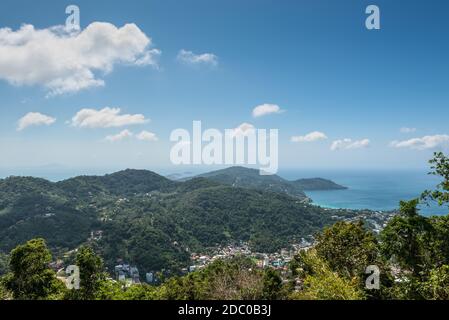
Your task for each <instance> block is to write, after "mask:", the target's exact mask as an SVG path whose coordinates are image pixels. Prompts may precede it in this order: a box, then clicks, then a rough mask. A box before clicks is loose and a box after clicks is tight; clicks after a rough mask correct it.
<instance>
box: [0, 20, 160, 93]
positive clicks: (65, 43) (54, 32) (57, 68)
mask: <svg viewBox="0 0 449 320" xmlns="http://www.w3.org/2000/svg"><path fill="white" fill-rule="evenodd" d="M150 47H151V39H150V38H149V37H147V36H146V35H145V33H143V32H142V31H141V30H140V29H139V28H138V27H137V26H136V25H135V24H126V25H124V26H123V27H121V28H117V27H116V26H114V25H113V24H110V23H105V22H94V23H92V24H90V25H89V26H87V27H86V28H85V29H84V30H82V31H80V32H77V33H68V32H67V31H65V27H64V26H56V27H50V28H47V29H35V28H34V26H33V25H30V24H26V25H23V26H22V27H21V28H20V29H18V30H16V31H14V30H12V29H10V28H0V79H3V80H6V81H7V82H9V83H11V84H13V85H17V86H22V85H42V86H44V87H45V88H46V89H47V90H48V91H49V95H59V94H63V93H73V92H77V91H80V90H83V89H87V88H91V87H98V86H103V85H104V80H103V79H102V78H100V77H99V76H98V75H97V74H96V73H98V72H101V73H102V74H106V73H108V72H111V71H112V70H113V68H114V65H116V64H126V65H136V66H142V65H153V66H157V61H156V60H157V56H158V55H159V54H160V51H159V50H157V49H152V48H150Z"/></svg>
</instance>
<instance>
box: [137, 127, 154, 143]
mask: <svg viewBox="0 0 449 320" xmlns="http://www.w3.org/2000/svg"><path fill="white" fill-rule="evenodd" d="M136 138H137V139H139V140H143V141H157V140H158V138H157V136H156V134H155V133H153V132H149V131H145V130H144V131H142V132H141V133H139V134H138V135H137V136H136Z"/></svg>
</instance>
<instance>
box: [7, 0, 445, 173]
mask: <svg viewBox="0 0 449 320" xmlns="http://www.w3.org/2000/svg"><path fill="white" fill-rule="evenodd" d="M69 4H76V5H77V6H79V8H80V11H81V28H82V30H81V33H83V32H85V31H86V28H87V27H88V26H89V25H91V26H92V24H95V23H96V22H105V23H108V24H110V25H111V26H112V25H113V26H115V27H116V28H122V27H124V25H125V24H135V26H136V28H137V29H132V30H128V31H129V32H127V33H121V32H120V30H121V29H118V30H119V31H114V30H112V29H110V28H109V29H107V30H105V31H104V32H102V33H95V32H92V34H93V35H92V37H94V36H97V37H96V38H95V39H94V43H95V48H94V49H95V50H100V53H96V55H94V56H93V58H92V59H90V60H89V61H84V60H86V59H87V58H86V57H85V56H76V58H80V59H81V60H82V61H84V62H80V65H81V66H82V67H83V68H86V69H87V70H90V71H92V72H93V74H94V80H99V81H103V82H104V83H103V85H101V86H96V85H86V86H85V87H83V88H81V89H79V90H77V89H74V87H73V86H72V85H73V83H72V82H70V87H69V89H67V87H65V86H64V87H62V86H61V85H60V84H59V83H60V82H59V81H60V80H61V79H62V80H67V79H68V80H73V79H72V78H71V77H70V76H67V74H66V73H65V70H62V71H61V68H63V67H61V65H57V66H56V67H55V70H54V72H53V73H51V72H49V71H48V68H46V66H47V64H49V65H50V66H53V64H52V63H49V62H48V59H50V60H51V59H54V60H55V61H56V60H57V59H63V57H64V55H63V53H62V50H61V48H65V47H64V46H62V47H58V48H53V47H52V46H51V45H50V44H51V42H49V43H50V44H47V43H46V42H44V41H40V40H36V39H35V38H33V37H36V38H37V36H36V35H35V34H34V33H31V35H23V34H21V36H23V39H22V40H21V41H24V42H27V41H29V42H31V41H34V42H33V44H34V45H32V46H30V48H33V50H34V49H35V48H36V47H37V49H36V50H38V52H39V54H33V52H32V50H27V51H26V52H24V51H23V50H22V51H20V48H13V49H14V50H16V49H17V50H18V51H12V49H11V47H20V46H21V45H22V44H23V42H16V43H14V44H11V43H12V42H11V41H13V40H11V39H13V37H14V36H16V35H17V36H18V32H19V29H20V28H21V26H22V25H23V24H29V25H33V26H34V31H36V30H42V29H47V30H48V28H50V27H52V26H57V25H64V24H65V20H66V17H67V15H66V14H65V8H66V6H67V5H69ZM369 4H376V5H377V6H379V8H380V11H381V29H380V30H371V31H369V30H367V29H366V28H365V19H366V17H367V15H366V14H365V8H366V7H367V6H368V5H369ZM448 11H449V4H448V3H447V1H443V0H441V1H437V0H434V1H407V3H406V4H405V2H404V1H399V0H394V1H392V0H389V1H355V0H351V1H319V0H315V1H311V0H310V1H286V0H284V1H265V0H257V1H256V0H245V1H234V0H231V1H210V0H209V1H202V0H201V1H188V0H187V1H126V2H125V1H76V2H67V1H39V2H38V3H37V2H32V1H17V0H15V1H10V0H6V1H2V4H1V10H0V28H1V29H2V30H3V33H2V32H1V31H0V52H1V53H2V55H3V58H2V57H1V56H0V97H1V103H0V150H2V152H1V154H2V156H1V157H0V168H12V167H33V166H36V167H40V166H52V165H58V166H68V167H80V168H114V169H116V168H117V169H120V168H126V167H134V168H148V169H154V170H162V169H164V170H171V168H170V161H169V151H170V147H171V146H172V143H170V142H169V135H170V132H171V131H172V130H173V129H176V128H186V129H188V130H191V127H192V121H193V120H201V121H202V123H203V127H204V128H218V129H226V128H236V127H237V126H239V125H240V124H242V123H251V124H252V125H254V126H255V127H257V128H278V129H279V132H280V136H279V144H280V150H279V162H280V167H281V168H327V169H328V168H393V169H396V168H418V167H425V166H426V161H427V160H428V159H429V158H430V156H431V154H432V152H433V151H435V150H448V145H449V137H448V136H447V135H448V134H449V126H448V121H447V119H448V118H449V62H448V57H449V41H448V37H447V36H448V34H449V25H448V24H447V12H448ZM5 28H10V29H11V30H8V31H5V30H7V29H5ZM108 30H112V31H111V33H110V34H108V32H109V31H108ZM114 32H116V33H114ZM142 34H143V35H144V36H145V37H146V38H148V39H151V43H150V44H149V45H148V46H147V47H145V48H144V49H143V48H141V47H139V46H140V44H142V43H144V42H145V41H143V40H142V37H141V35H142ZM98 35H100V36H98ZM105 35H106V37H110V39H116V38H117V37H119V36H120V37H121V38H120V39H121V40H120V41H124V42H123V43H128V42H126V41H128V40H129V39H128V37H132V40H133V41H134V40H135V42H129V43H133V44H134V43H135V44H136V48H135V49H134V51H133V52H132V53H131V56H132V57H129V54H130V53H129V52H128V51H129V50H127V45H122V43H121V44H119V45H118V46H117V47H113V48H109V47H107V48H106V49H105V48H104V46H105V45H104V44H103V39H102V38H101V36H105ZM6 37H9V38H8V39H9V40H8V39H6ZM86 37H87V36H86ZM124 38H126V39H124ZM5 39H6V40H5ZM33 39H34V40H33ZM108 39H109V38H108ZM8 41H9V42H8ZM14 41H15V40H14ZM114 41H115V40H114ZM117 41H118V40H117ZM5 43H6V44H5ZM102 46H103V47H102ZM137 47H138V48H137ZM70 48H73V47H70ZM46 50H47V51H46ZM92 50H93V49H92ZM101 50H104V51H101ZM151 50H153V51H151ZM154 50H158V51H159V52H160V53H159V54H158V53H157V51H154ZM181 50H185V52H188V53H189V52H190V53H191V54H190V55H187V57H185V59H184V60H182V59H180V58H179V53H180V51H181ZM59 51H61V52H59ZM11 52H21V53H23V54H24V56H25V57H28V55H29V57H30V58H29V59H28V60H27V62H26V63H25V62H24V61H22V60H21V59H20V57H19V58H18V57H17V55H18V54H17V53H11ZM89 52H90V51H89ZM145 52H149V53H150V55H151V59H154V61H153V60H151V63H146V64H144V65H142V64H140V63H139V61H140V60H139V59H140V58H144V53H145ZM105 53H107V54H111V55H114V57H116V58H114V59H113V58H111V59H110V60H108V61H106V62H105V61H100V62H98V61H97V60H101V59H103V57H104V54H105ZM9 54H11V56H9ZM47 54H48V56H47ZM92 54H94V53H92ZM204 54H209V55H208V56H205V55H204ZM46 58H48V59H46ZM94 58H95V59H94ZM39 59H43V60H39ZM195 59H199V62H198V60H195ZM201 59H203V60H201ZM2 60H3V61H2ZM94 60H95V61H94ZM11 61H13V62H11ZM103 62H104V63H105V64H108V63H109V65H110V68H107V67H100V68H96V67H92V65H95V66H97V64H98V63H100V64H101V63H103ZM33 63H34V64H35V65H33ZM77 63H78V62H76V63H75V65H76V66H78V64H77ZM36 70H38V71H36ZM82 70H83V71H84V70H85V69H82ZM82 75H83V76H84V74H82ZM84 80H86V79H84V78H83V79H81V80H80V79H78V78H77V79H76V81H80V82H82V83H83V84H85V82H83V81H84ZM91 80H92V79H91ZM55 83H57V84H56V85H55ZM78 85H80V84H79V83H76V85H75V88H76V86H78ZM55 87H56V89H55ZM58 90H59V91H62V93H61V92H56V93H55V91H58ZM263 104H270V105H276V106H278V107H279V108H280V109H281V110H283V112H280V113H272V114H267V115H264V116H262V117H254V116H253V115H252V111H253V109H254V108H255V107H256V106H259V105H263ZM106 107H109V108H120V115H129V116H131V117H132V116H133V115H134V116H135V115H143V116H144V118H145V121H142V123H137V124H136V123H134V124H133V123H131V124H129V123H130V122H126V121H125V122H124V123H128V124H124V125H122V126H119V125H118V124H117V126H114V127H107V126H106V127H104V126H103V127H102V126H101V125H92V126H94V127H92V128H90V127H89V126H87V125H86V126H83V125H81V124H80V122H76V121H73V120H72V118H73V117H74V116H75V115H76V114H77V113H78V112H80V110H83V109H91V110H94V111H100V110H104V108H106ZM29 112H35V113H39V114H42V115H45V116H47V117H49V118H52V119H55V120H54V121H53V122H52V121H50V122H52V123H47V124H43V122H40V125H37V124H36V123H35V125H28V126H26V127H25V128H23V130H19V131H18V130H17V128H18V121H19V119H21V118H22V117H24V116H25V115H26V114H28V113H29ZM41 120H42V119H41ZM121 120H126V119H123V118H121V119H119V120H117V121H121ZM148 120H149V121H148ZM33 121H35V119H34V120H33ZM42 121H43V120H42ZM137 122H138V121H137ZM401 128H409V129H410V130H402V131H408V132H401ZM124 130H128V131H129V132H132V133H133V136H132V137H125V138H123V139H122V140H120V141H118V140H119V138H117V139H116V141H108V140H107V139H106V137H107V136H109V137H112V136H114V135H117V134H119V133H120V132H123V131H124ZM142 131H145V132H147V133H153V134H154V135H155V136H156V137H157V141H154V140H155V139H151V138H149V139H144V138H142V139H140V140H139V139H138V138H137V136H138V135H139V133H141V132H142ZM312 132H320V133H322V134H324V135H325V136H326V137H327V139H313V138H312V139H309V140H314V141H303V140H304V139H297V140H300V141H299V142H292V141H291V139H292V137H294V136H296V137H298V136H302V137H304V136H306V135H307V134H309V133H312ZM310 137H313V135H311V136H310ZM344 139H350V140H351V141H349V140H346V142H345V140H344ZM110 140H111V139H110ZM305 140H307V139H305ZM366 140H369V143H361V142H362V141H366ZM335 141H340V143H337V145H340V146H341V147H339V148H334V149H336V150H331V146H332V145H333V144H334V142H335ZM392 142H393V143H392ZM351 146H353V147H351Z"/></svg>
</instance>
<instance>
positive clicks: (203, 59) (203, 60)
mask: <svg viewBox="0 0 449 320" xmlns="http://www.w3.org/2000/svg"><path fill="white" fill-rule="evenodd" d="M177 59H178V61H180V62H182V63H185V64H189V65H210V66H213V67H215V66H217V65H218V57H217V56H216V55H215V54H213V53H203V54H195V53H193V52H192V51H187V50H184V49H182V50H180V51H179V53H178V56H177Z"/></svg>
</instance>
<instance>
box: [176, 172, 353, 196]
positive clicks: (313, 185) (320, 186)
mask: <svg viewBox="0 0 449 320" xmlns="http://www.w3.org/2000/svg"><path fill="white" fill-rule="evenodd" d="M198 177H201V178H206V179H209V180H212V181H216V182H219V183H223V184H227V185H230V186H233V187H241V188H252V189H259V190H264V191H270V192H280V193H286V194H288V195H291V196H295V197H299V198H306V195H305V194H304V191H312V190H313V191H316V190H341V189H347V187H344V186H341V185H339V184H337V183H335V182H333V181H331V180H327V179H323V178H309V179H298V180H294V181H289V180H286V179H284V178H282V177H280V176H278V175H260V174H259V170H257V169H250V168H245V167H230V168H226V169H221V170H216V171H211V172H208V173H204V174H200V175H197V176H194V177H186V178H182V179H180V180H181V181H186V180H189V179H192V178H198Z"/></svg>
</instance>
